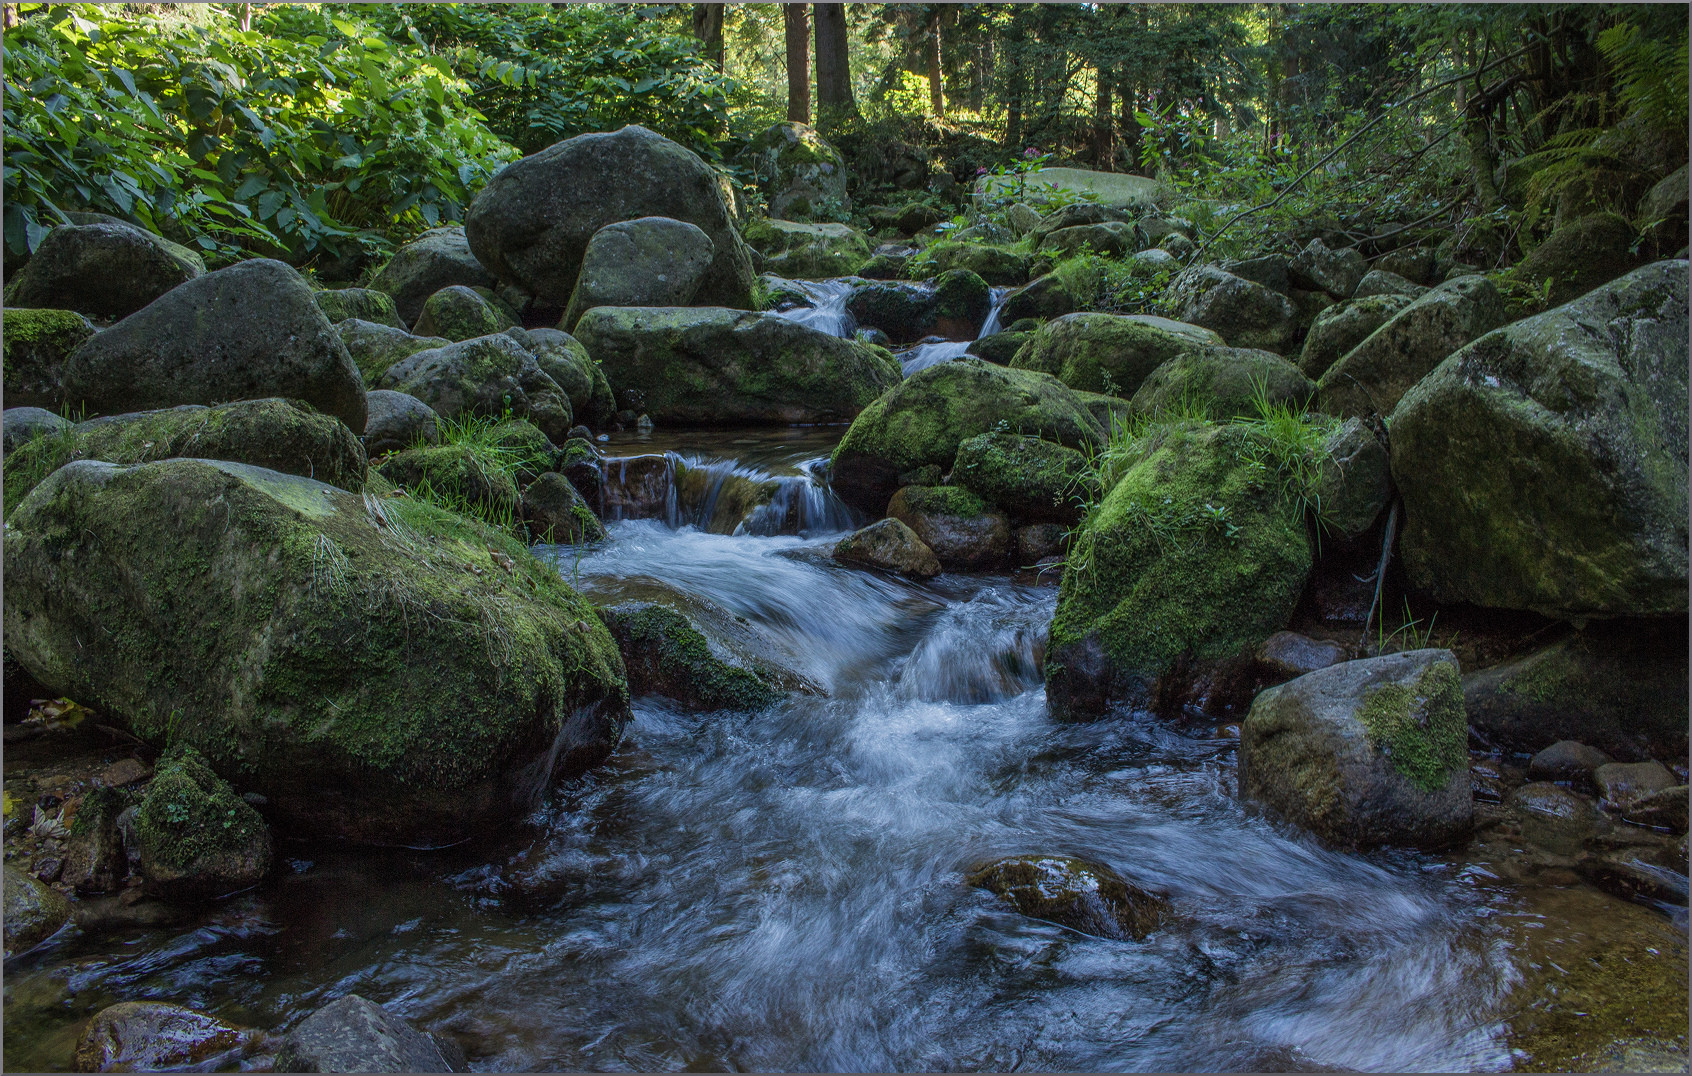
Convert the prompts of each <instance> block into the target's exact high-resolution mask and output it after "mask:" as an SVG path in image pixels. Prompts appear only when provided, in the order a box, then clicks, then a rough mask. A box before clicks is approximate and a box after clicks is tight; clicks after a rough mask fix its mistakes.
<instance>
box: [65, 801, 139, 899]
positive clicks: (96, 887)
mask: <svg viewBox="0 0 1692 1076" xmlns="http://www.w3.org/2000/svg"><path fill="white" fill-rule="evenodd" d="M127 806H128V804H127V803H126V802H125V801H124V795H123V793H121V792H119V791H118V790H117V789H115V788H106V787H95V788H91V789H89V790H88V791H87V792H86V793H85V794H84V795H83V797H82V802H81V803H79V804H78V805H77V808H76V817H75V818H74V819H72V821H71V825H70V839H69V841H67V842H66V844H65V859H64V867H63V869H62V870H61V871H60V874H59V881H60V882H61V883H65V884H68V885H70V886H71V887H72V888H73V889H75V890H76V891H77V892H78V893H80V894H89V893H109V892H111V891H112V890H113V889H116V888H117V886H118V883H119V882H120V881H121V880H122V879H123V876H124V875H125V874H127V873H128V871H129V865H128V863H127V862H126V861H125V859H124V852H123V842H122V840H121V839H120V838H119V836H118V824H117V820H118V815H120V814H121V813H122V812H123V810H124V808H125V807H127Z"/></svg>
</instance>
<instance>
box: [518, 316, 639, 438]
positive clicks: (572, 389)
mask: <svg viewBox="0 0 1692 1076" xmlns="http://www.w3.org/2000/svg"><path fill="white" fill-rule="evenodd" d="M526 335H527V336H528V338H529V339H528V344H527V345H526V346H527V347H528V349H529V350H530V351H531V352H532V353H533V354H534V356H535V361H536V362H537V363H539V364H540V368H541V370H542V371H543V372H544V373H545V374H546V375H547V376H548V377H550V378H552V380H554V381H556V382H558V387H559V388H561V389H563V390H564V393H565V395H567V396H569V397H570V410H571V412H572V413H573V414H574V415H575V417H576V421H577V422H585V423H588V424H590V425H594V426H604V425H606V424H607V423H609V422H611V420H612V419H613V418H615V417H616V414H617V401H616V400H615V398H613V397H612V395H611V382H610V380H609V379H607V378H606V376H605V371H604V370H603V369H601V368H600V365H599V364H598V363H596V362H594V361H593V358H592V356H590V355H589V354H588V350H587V348H585V347H583V346H582V342H581V341H580V340H577V339H576V338H575V337H574V336H571V335H570V334H569V333H567V332H562V331H560V330H558V329H530V330H528V331H527V333H526Z"/></svg>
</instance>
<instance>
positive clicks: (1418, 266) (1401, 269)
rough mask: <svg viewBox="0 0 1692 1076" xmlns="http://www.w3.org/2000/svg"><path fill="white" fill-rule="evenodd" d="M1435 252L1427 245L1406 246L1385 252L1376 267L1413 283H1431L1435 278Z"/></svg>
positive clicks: (1376, 262) (1377, 261)
mask: <svg viewBox="0 0 1692 1076" xmlns="http://www.w3.org/2000/svg"><path fill="white" fill-rule="evenodd" d="M1434 261H1435V257H1434V252H1433V251H1432V250H1429V249H1428V248H1426V247H1406V248H1404V249H1403V250H1394V251H1391V252H1390V253H1387V254H1383V255H1381V256H1380V257H1379V258H1377V259H1376V260H1375V268H1376V269H1380V270H1383V271H1385V272H1388V273H1396V274H1397V275H1399V276H1401V277H1403V278H1404V279H1405V280H1408V281H1409V282H1410V283H1412V284H1423V285H1425V284H1429V283H1431V282H1432V281H1433V279H1434Z"/></svg>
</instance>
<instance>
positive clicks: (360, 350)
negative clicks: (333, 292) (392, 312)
mask: <svg viewBox="0 0 1692 1076" xmlns="http://www.w3.org/2000/svg"><path fill="white" fill-rule="evenodd" d="M335 329H336V331H337V332H339V333H340V334H341V343H343V344H345V345H346V346H347V354H348V355H350V356H352V361H353V365H355V366H357V367H358V372H359V375H360V376H361V377H363V378H364V383H365V384H366V385H368V386H370V387H372V388H374V387H375V386H377V385H378V384H380V383H381V381H382V375H383V374H385V373H387V372H388V367H390V366H392V365H394V363H396V362H399V361H400V360H401V359H407V358H410V357H411V356H413V355H415V354H417V353H418V352H419V351H429V350H431V349H433V348H438V347H445V346H446V345H448V344H450V343H452V341H451V340H448V339H446V338H445V337H441V336H413V335H411V334H410V333H408V332H406V331H405V330H404V329H396V328H394V327H393V326H392V325H383V324H381V323H379V322H375V321H365V320H363V319H362V318H348V319H347V320H346V321H342V322H338V323H337V324H336V325H335Z"/></svg>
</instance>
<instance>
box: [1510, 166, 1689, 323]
mask: <svg viewBox="0 0 1692 1076" xmlns="http://www.w3.org/2000/svg"><path fill="white" fill-rule="evenodd" d="M1683 178H1684V177H1683ZM1683 193H1684V192H1683ZM1633 239H1634V236H1633V225H1631V224H1629V223H1628V222H1627V218H1626V217H1623V216H1622V215H1621V214H1619V213H1592V214H1588V215H1587V216H1584V217H1581V218H1580V219H1578V220H1575V221H1571V222H1570V223H1568V224H1565V225H1563V226H1562V227H1561V228H1558V229H1557V230H1556V231H1554V232H1552V233H1551V235H1550V236H1549V237H1548V238H1547V239H1546V240H1545V242H1543V243H1541V244H1539V245H1538V246H1537V247H1534V248H1533V250H1531V251H1529V252H1528V255H1527V257H1525V258H1523V259H1522V260H1521V261H1520V262H1518V263H1516V267H1515V269H1514V270H1513V273H1512V275H1513V276H1514V277H1515V278H1516V279H1517V280H1518V281H1521V282H1522V283H1524V284H1526V285H1528V286H1529V287H1531V288H1534V289H1536V290H1537V289H1539V288H1541V287H1544V286H1545V285H1546V284H1549V285H1550V289H1551V290H1550V294H1549V299H1550V301H1551V304H1552V305H1553V306H1561V305H1563V304H1564V303H1566V302H1570V301H1571V300H1574V299H1578V298H1580V297H1581V296H1582V295H1585V294H1586V293H1587V292H1589V291H1591V290H1592V289H1593V288H1596V287H1598V286H1599V285H1600V284H1608V283H1609V282H1610V281H1612V280H1614V279H1616V278H1617V277H1619V276H1623V275H1625V274H1627V273H1630V272H1632V271H1633V270H1635V269H1637V268H1639V266H1640V264H1641V262H1642V261H1643V260H1644V259H1643V258H1641V256H1640V255H1638V254H1636V253H1634V251H1633V249H1632V248H1633V245H1634V244H1633Z"/></svg>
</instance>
